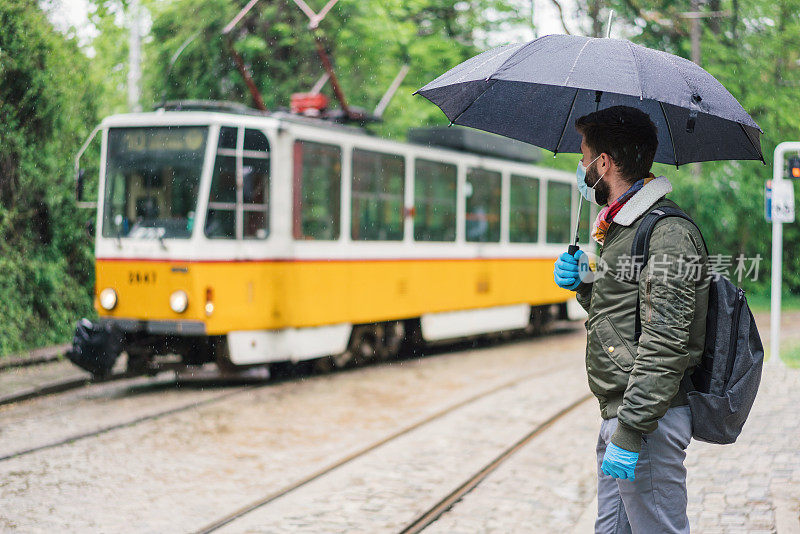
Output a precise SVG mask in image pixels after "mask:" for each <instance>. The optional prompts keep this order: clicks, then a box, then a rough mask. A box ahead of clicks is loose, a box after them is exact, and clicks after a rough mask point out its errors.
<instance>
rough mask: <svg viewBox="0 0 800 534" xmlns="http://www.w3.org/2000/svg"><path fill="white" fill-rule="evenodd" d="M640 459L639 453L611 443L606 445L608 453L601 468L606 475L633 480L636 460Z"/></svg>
mask: <svg viewBox="0 0 800 534" xmlns="http://www.w3.org/2000/svg"><path fill="white" fill-rule="evenodd" d="M638 461H639V453H638V452H631V451H626V450H625V449H623V448H621V447H617V446H616V445H614V444H613V443H609V444H608V447H606V454H605V456H603V465H602V466H601V467H600V469H601V470H602V471H603V473H605V474H606V475H608V476H610V477H614V478H618V479H620V480H633V478H634V473H633V472H634V469H635V468H636V462H638Z"/></svg>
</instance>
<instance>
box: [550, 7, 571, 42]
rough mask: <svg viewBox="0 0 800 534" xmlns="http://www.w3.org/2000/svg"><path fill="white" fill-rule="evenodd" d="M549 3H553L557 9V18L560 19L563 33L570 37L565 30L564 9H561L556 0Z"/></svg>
mask: <svg viewBox="0 0 800 534" xmlns="http://www.w3.org/2000/svg"><path fill="white" fill-rule="evenodd" d="M550 1H551V2H553V4H555V6H556V7H557V8H558V16H559V17H560V18H561V26H562V27H563V28H564V33H566V34H567V35H572V34H571V33H570V32H569V30H568V29H567V22H566V21H565V20H564V9H563V8H562V7H561V4H560V3H559V1H558V0H550Z"/></svg>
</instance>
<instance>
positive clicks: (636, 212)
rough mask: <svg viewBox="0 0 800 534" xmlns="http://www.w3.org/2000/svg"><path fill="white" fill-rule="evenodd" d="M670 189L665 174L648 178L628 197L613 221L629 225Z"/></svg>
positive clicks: (670, 185) (670, 186)
mask: <svg viewBox="0 0 800 534" xmlns="http://www.w3.org/2000/svg"><path fill="white" fill-rule="evenodd" d="M671 191H672V184H671V183H670V182H669V180H668V179H667V177H666V176H659V177H657V178H656V179H655V180H650V181H649V182H647V183H646V184H644V186H643V187H642V188H641V189H639V190H638V191H637V192H636V193H634V194H633V196H632V197H631V198H630V199H628V201H627V202H626V203H625V205H624V206H622V208H620V210H619V211H618V212H617V214H616V215H615V216H614V222H615V223H617V224H619V225H622V226H630V225H631V224H633V222H634V221H635V220H636V219H638V218H639V217H640V216H641V215H644V214H645V213H646V212H647V211H648V210H649V209H650V207H651V206H652V205H653V204H655V203H656V202H658V201H659V200H660V199H661V198H662V197H663V196H664V195H666V194H667V193H670V192H671Z"/></svg>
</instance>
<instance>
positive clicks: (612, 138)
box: [575, 106, 658, 182]
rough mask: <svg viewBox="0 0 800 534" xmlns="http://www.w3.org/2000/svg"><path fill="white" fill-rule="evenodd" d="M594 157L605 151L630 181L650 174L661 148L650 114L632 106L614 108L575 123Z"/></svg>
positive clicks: (589, 115)
mask: <svg viewBox="0 0 800 534" xmlns="http://www.w3.org/2000/svg"><path fill="white" fill-rule="evenodd" d="M575 129H576V130H578V131H579V132H580V133H581V134H582V135H583V138H584V140H585V141H586V145H587V146H588V147H589V148H590V149H591V150H592V152H593V153H594V155H595V156H596V155H599V154H602V153H603V152H605V153H606V154H608V155H609V156H611V159H612V160H614V163H615V164H616V165H617V166H618V167H619V170H620V174H622V176H623V177H624V178H625V179H627V180H628V181H629V182H634V181H636V180H638V179H640V178H644V177H645V176H647V175H648V174H649V173H650V167H652V166H653V158H654V157H655V155H656V148H657V147H658V132H657V130H656V125H655V124H653V121H652V120H650V117H649V116H648V115H647V113H645V112H643V111H640V110H638V109H636V108H632V107H629V106H613V107H610V108H605V109H601V110H599V111H595V112H594V113H589V114H588V115H584V116H583V117H580V118H579V119H578V120H576V121H575Z"/></svg>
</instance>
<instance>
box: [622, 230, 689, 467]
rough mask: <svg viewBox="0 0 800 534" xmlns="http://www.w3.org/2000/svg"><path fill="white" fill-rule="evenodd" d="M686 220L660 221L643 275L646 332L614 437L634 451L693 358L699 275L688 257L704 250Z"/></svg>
mask: <svg viewBox="0 0 800 534" xmlns="http://www.w3.org/2000/svg"><path fill="white" fill-rule="evenodd" d="M685 224H691V223H685ZM685 224H684V221H683V220H680V219H678V220H676V219H665V220H664V221H661V222H659V223H658V224H657V225H656V226H655V228H654V229H653V233H652V235H651V237H650V252H649V257H648V260H647V265H646V266H645V268H644V269H643V270H642V273H641V276H640V277H639V302H640V318H641V324H642V335H641V338H640V339H639V346H638V349H637V354H636V359H635V362H634V365H633V370H632V371H631V375H630V378H629V379H628V386H627V388H626V390H625V395H624V397H623V400H622V405H621V406H620V408H619V410H618V411H617V417H618V421H619V425H618V427H617V430H616V432H615V433H614V435H613V436H612V437H611V441H612V442H613V443H614V444H615V445H617V446H618V447H622V448H623V449H626V450H629V451H632V452H639V450H640V448H641V440H642V434H646V433H649V432H652V431H653V430H655V429H656V427H657V426H658V420H659V419H660V418H661V417H662V416H663V415H664V413H665V412H666V411H667V408H669V405H670V402H671V401H672V398H673V397H674V396H675V394H676V393H677V392H678V386H679V385H680V382H681V379H682V378H683V373H684V371H685V370H686V368H687V367H688V366H689V363H690V356H689V327H690V325H691V323H692V320H693V319H694V310H695V290H696V287H695V285H696V283H697V281H696V278H697V276H696V273H695V272H692V270H691V269H687V263H688V262H689V261H690V260H691V258H693V257H694V258H696V257H697V256H698V255H699V254H698V251H697V248H696V247H695V244H694V241H693V240H692V238H691V236H690V234H689V229H688V228H687V227H686V226H685ZM695 262H696V260H695ZM703 274H704V271H703Z"/></svg>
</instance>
